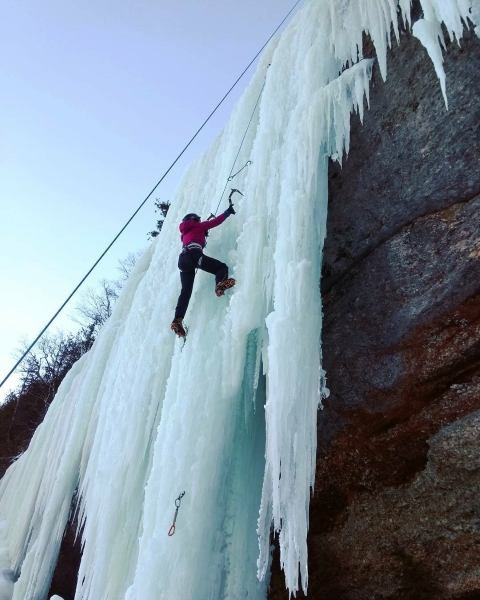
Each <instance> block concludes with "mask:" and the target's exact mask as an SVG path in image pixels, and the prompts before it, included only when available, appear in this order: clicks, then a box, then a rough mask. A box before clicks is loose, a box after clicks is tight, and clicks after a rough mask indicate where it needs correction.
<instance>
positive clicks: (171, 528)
mask: <svg viewBox="0 0 480 600" xmlns="http://www.w3.org/2000/svg"><path fill="white" fill-rule="evenodd" d="M184 496H185V492H182V493H181V494H180V496H179V497H178V498H177V499H176V500H175V515H174V517H173V523H172V526H171V527H170V529H169V530H168V535H169V536H170V537H171V536H172V535H173V534H174V533H175V523H176V522H177V515H178V509H179V508H180V503H181V502H182V498H183V497H184Z"/></svg>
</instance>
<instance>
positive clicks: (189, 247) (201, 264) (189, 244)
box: [172, 203, 235, 337]
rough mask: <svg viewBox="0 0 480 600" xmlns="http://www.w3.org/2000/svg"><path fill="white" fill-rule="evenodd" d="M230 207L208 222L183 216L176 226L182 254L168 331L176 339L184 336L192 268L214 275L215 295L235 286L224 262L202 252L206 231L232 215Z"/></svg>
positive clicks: (191, 216) (191, 286)
mask: <svg viewBox="0 0 480 600" xmlns="http://www.w3.org/2000/svg"><path fill="white" fill-rule="evenodd" d="M234 214H235V211H234V210H233V204H231V203H230V206H229V207H228V208H227V210H226V211H225V212H224V213H222V214H221V215H219V216H218V217H215V218H214V219H212V220H211V221H200V217H199V216H198V215H196V214H195V213H189V214H188V215H185V216H184V217H183V219H182V222H181V223H180V225H179V227H178V228H179V229H180V234H181V236H182V245H183V248H182V252H181V254H180V256H179V257H178V268H179V269H180V281H181V282H182V291H181V292H180V296H179V297H178V302H177V308H176V309H175V318H174V319H173V321H172V330H173V331H174V332H175V333H176V334H177V335H178V336H179V337H185V335H186V334H185V329H184V327H183V318H184V317H185V313H186V312H187V308H188V303H189V302H190V296H191V295H192V290H193V282H194V281H195V273H196V269H202V271H206V272H207V273H212V274H213V275H215V284H216V285H215V294H216V295H217V296H223V294H224V293H225V290H228V288H231V287H233V286H234V285H235V279H231V278H230V279H229V277H228V267H227V265H226V264H225V263H222V262H220V261H219V260H216V259H215V258H210V256H206V255H205V254H204V253H203V249H204V248H205V238H206V237H207V231H208V230H209V229H212V227H217V226H218V225H221V223H223V222H224V221H225V219H226V218H227V217H229V216H230V215H234Z"/></svg>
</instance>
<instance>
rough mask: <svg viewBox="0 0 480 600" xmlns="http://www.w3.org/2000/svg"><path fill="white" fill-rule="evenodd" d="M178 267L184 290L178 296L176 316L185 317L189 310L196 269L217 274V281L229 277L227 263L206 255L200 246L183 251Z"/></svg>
mask: <svg viewBox="0 0 480 600" xmlns="http://www.w3.org/2000/svg"><path fill="white" fill-rule="evenodd" d="M178 268H179V269H180V281H181V282H182V291H181V292H180V296H179V297H178V302H177V308H176V309H175V318H177V317H182V318H183V317H184V316H185V313H186V312H187V308H188V303H189V302H190V297H191V295H192V290H193V282H194V281H195V269H202V271H206V272H207V273H212V275H215V283H220V282H221V281H223V280H224V279H226V278H227V277H228V267H227V265H226V264H225V263H222V262H220V261H219V260H216V259H215V258H210V256H205V254H203V252H202V251H201V250H200V249H199V248H198V249H193V250H187V251H184V252H182V253H181V254H180V256H179V257H178Z"/></svg>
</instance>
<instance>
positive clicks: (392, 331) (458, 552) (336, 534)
mask: <svg viewBox="0 0 480 600" xmlns="http://www.w3.org/2000/svg"><path fill="white" fill-rule="evenodd" d="M444 66H445V72H446V77H447V94H448V99H449V111H448V112H447V111H446V109H445V104H444V101H443V98H442V94H441V90H440V85H439V82H438V79H437V77H436V75H435V72H434V68H433V65H432V63H431V61H430V59H429V58H428V55H427V53H426V51H425V49H424V48H423V47H422V46H421V44H420V43H419V41H418V40H417V39H415V38H414V37H413V36H412V35H411V34H410V33H408V32H403V34H402V38H401V42H400V45H399V46H396V45H395V46H394V47H393V49H392V51H391V52H390V56H389V60H388V74H387V81H386V82H385V83H384V82H383V81H382V80H381V77H380V74H379V71H378V68H376V69H375V71H374V77H373V82H372V88H371V96H370V109H369V110H367V111H366V113H365V117H364V123H363V125H362V124H361V123H360V122H359V120H358V119H357V118H354V119H353V122H352V138H351V146H350V148H351V150H350V154H349V156H348V159H346V160H345V161H344V164H343V168H340V167H339V166H338V165H337V164H332V165H331V167H330V173H329V178H330V181H329V184H330V189H329V203H330V204H329V218H328V226H327V240H326V245H325V260H324V273H323V281H322V294H323V299H324V314H325V321H324V333H323V354H324V367H325V369H326V372H327V383H328V387H329V388H330V391H331V396H330V398H329V399H328V401H327V402H326V403H325V408H324V410H323V411H321V412H320V413H319V419H318V430H319V431H318V433H319V448H318V456H317V473H316V484H315V493H314V496H313V499H312V503H311V508H310V534H309V573H310V580H309V587H308V598H315V599H322V600H360V599H362V600H373V599H377V598H378V599H389V600H394V599H395V600H397V599H398V600H404V599H405V600H406V599H409V600H410V599H411V600H413V599H425V600H426V599H432V600H434V599H435V600H443V599H445V600H447V599H449V600H450V599H451V600H453V599H458V600H460V599H461V600H467V599H468V600H474V599H475V598H479V599H480V504H479V501H478V498H479V496H480V470H479V469H480V94H479V92H480V84H479V79H478V73H479V72H480V40H479V39H478V38H477V37H475V36H474V35H473V33H469V34H467V36H466V38H464V40H462V42H461V46H459V45H458V44H457V43H456V42H455V43H454V42H450V43H449V44H448V46H447V53H446V54H445V63H444ZM297 597H304V596H303V595H302V594H298V595H297ZM269 598H270V599H280V598H282V599H283V598H288V594H287V593H286V592H285V590H284V587H283V575H282V574H281V573H280V571H279V567H278V559H275V558H274V567H273V573H272V584H271V590H270V594H269Z"/></svg>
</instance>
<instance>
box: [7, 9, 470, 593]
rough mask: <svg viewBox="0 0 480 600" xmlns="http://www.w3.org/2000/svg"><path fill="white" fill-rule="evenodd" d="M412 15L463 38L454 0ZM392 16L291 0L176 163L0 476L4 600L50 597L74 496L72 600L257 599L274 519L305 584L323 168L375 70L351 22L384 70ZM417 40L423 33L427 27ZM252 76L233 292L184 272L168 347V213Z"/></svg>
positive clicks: (235, 130)
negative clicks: (206, 133) (189, 278)
mask: <svg viewBox="0 0 480 600" xmlns="http://www.w3.org/2000/svg"><path fill="white" fill-rule="evenodd" d="M428 8H429V10H430V13H431V14H430V13H429V14H427V12H428V11H427V4H425V15H424V19H425V21H426V22H430V23H437V22H440V21H441V20H444V21H445V23H446V26H447V30H448V31H449V32H450V34H451V35H454V36H455V37H456V38H457V39H458V38H459V37H460V35H461V18H463V19H465V18H466V16H467V15H468V13H469V11H470V8H471V6H470V4H469V2H468V1H466V0H464V1H460V0H459V1H458V2H454V1H451V0H442V1H440V0H438V2H434V1H433V0H431V1H430V2H429V4H428ZM397 9H398V10H399V11H400V12H401V14H402V15H403V19H404V21H405V22H406V23H409V20H410V12H409V11H410V8H409V2H408V0H401V2H400V3H399V4H398V5H397V3H396V2H395V0H362V1H360V0H323V1H319V0H310V1H307V3H306V4H305V6H304V8H303V9H302V10H301V11H300V12H299V13H298V14H297V15H296V17H295V18H294V19H293V21H292V23H291V24H290V26H289V27H288V28H287V29H286V30H285V32H284V33H283V34H282V36H281V37H279V38H278V39H276V40H274V41H273V42H272V43H271V44H270V45H269V46H268V48H267V49H266V51H265V53H264V55H263V57H262V59H261V61H260V64H259V66H258V69H257V72H256V74H255V75H254V76H253V78H252V80H251V82H250V84H249V86H248V88H247V90H246V91H245V93H244V95H243V96H242V98H241V99H240V101H239V102H238V103H237V105H236V106H235V108H234V110H233V112H232V115H231V118H230V120H229V122H228V123H227V125H226V127H225V129H224V131H223V132H222V133H221V134H220V135H219V136H218V138H217V139H216V140H215V142H214V143H213V144H212V145H211V147H210V148H209V149H208V150H207V151H206V152H205V153H204V154H203V155H202V156H200V158H199V159H198V160H197V161H196V162H195V163H193V164H192V165H191V166H190V167H189V168H188V169H187V171H186V173H185V175H184V177H183V179H182V180H181V182H180V184H179V186H178V190H177V192H176V194H175V197H174V199H173V201H172V206H171V208H170V211H169V214H168V217H167V219H166V220H165V224H164V226H163V228H162V232H161V234H160V235H159V236H158V238H156V240H155V242H153V243H152V245H151V246H150V247H149V248H148V250H147V251H146V252H145V254H144V255H143V257H142V258H141V259H140V261H139V262H138V264H137V266H136V268H135V270H134V272H133V273H132V275H131V277H130V279H129V281H128V283H127V285H126V287H125V289H124V290H123V293H122V295H121V297H120V299H119V301H118V303H117V305H116V307H115V310H114V313H113V315H112V317H111V318H110V319H109V321H108V322H107V324H106V325H105V327H104V329H103V330H102V332H101V334H100V335H99V337H98V339H97V341H96V342H95V344H94V346H93V348H92V350H91V351H90V352H89V353H88V355H86V356H84V357H83V358H82V359H81V360H80V361H79V362H78V363H77V364H76V365H75V366H74V367H73V369H72V370H71V372H70V373H69V374H68V375H67V377H66V378H65V380H64V382H63V383H62V385H61V387H60V389H59V391H58V393H57V396H56V397H55V400H54V401H53V403H52V405H51V407H50V409H49V411H48V413H47V415H46V417H45V420H44V422H43V423H42V425H41V426H40V427H39V428H38V430H37V431H36V433H35V435H34V437H33V439H32V442H31V444H30V447H29V449H28V450H27V451H26V452H25V454H24V455H23V456H22V457H21V458H20V459H19V460H18V461H17V462H16V463H15V464H14V465H13V466H12V467H11V468H10V469H9V470H8V472H7V474H6V475H5V477H4V479H3V481H2V483H1V486H0V518H4V519H6V526H5V532H4V533H5V536H4V537H3V538H2V539H3V546H2V542H1V540H0V546H1V548H3V549H4V550H5V552H4V553H3V554H1V555H0V559H1V560H3V559H5V561H6V564H9V565H10V567H11V569H12V571H13V572H14V573H15V574H16V575H18V576H19V578H18V581H17V582H16V583H15V586H14V594H13V598H14V600H25V599H29V600H34V599H35V600H43V599H44V598H46V596H47V593H48V588H49V583H50V578H51V574H52V571H53V568H54V565H55V562H56V557H57V553H58V549H59V545H60V542H61V539H62V534H63V530H64V527H65V524H66V522H67V520H68V518H69V515H70V510H71V505H72V499H74V498H75V497H78V498H79V499H80V501H79V505H78V511H79V517H80V520H81V522H82V524H83V531H82V539H83V557H82V562H81V566H80V574H79V579H78V586H77V592H76V600H83V599H85V600H87V599H88V600H119V599H122V598H127V599H128V600H161V599H165V600H171V599H172V598H181V599H182V600H190V599H193V598H195V600H207V599H208V600H216V599H218V600H220V599H227V600H241V599H243V598H249V599H252V598H255V599H258V600H260V599H262V598H265V595H266V589H267V580H268V572H269V564H270V543H271V538H270V535H271V527H272V523H273V527H274V530H275V531H276V532H277V534H278V536H279V544H280V551H281V563H282V566H283V569H284V571H285V579H286V585H287V586H288V588H289V589H290V590H291V591H292V592H296V591H297V590H298V589H299V587H300V585H302V586H303V588H305V589H306V587H307V583H308V572H307V545H306V536H307V530H308V508H309V501H310V494H311V489H312V486H313V483H314V474H315V453H316V413H317V408H318V406H319V403H320V402H321V398H322V396H324V395H325V394H326V393H327V391H326V390H325V388H324V376H323V375H324V374H323V371H322V367H321V347H320V334H321V325H322V322H321V321H322V307H321V298H320V293H319V281H320V268H321V262H322V246H323V241H324V237H325V226H326V211H327V160H328V157H329V156H330V157H332V158H334V159H335V160H339V161H341V160H342V156H343V153H344V150H345V149H347V150H348V146H349V129H350V114H351V111H352V110H358V111H359V112H360V114H361V115H362V114H363V110H364V100H365V96H366V97H367V99H368V85H369V78H370V75H371V69H372V63H373V61H372V60H370V59H369V60H362V51H361V40H362V32H363V31H367V32H368V33H369V34H370V35H371V37H372V39H373V41H374V43H375V46H376V49H377V56H378V61H379V65H380V68H381V71H382V74H383V76H384V77H385V76H386V51H387V48H388V45H389V44H390V31H391V26H392V23H393V31H394V35H395V36H396V37H397V38H398V31H397ZM431 15H434V17H435V19H436V21H434V20H432V19H433V16H431ZM470 16H472V15H470ZM421 28H422V25H420V35H422V31H421ZM424 28H425V27H424ZM459 28H460V29H459ZM417 33H418V27H417ZM423 33H425V31H424V32H423ZM423 37H424V39H425V40H426V43H427V46H428V44H429V43H430V42H432V40H433V42H434V43H435V44H436V43H437V42H436V41H435V39H434V34H433V33H432V32H431V31H427V32H426V33H425V35H424V36H423ZM430 51H431V52H432V55H433V52H434V50H433V46H432V48H430V50H429V52H430ZM435 56H436V58H434V62H435V61H436V63H435V67H436V68H437V67H438V64H437V63H439V58H438V53H437V55H435ZM440 58H441V54H440ZM269 63H271V67H270V68H269V69H268V72H267V65H268V64H269ZM440 66H441V63H440ZM442 72H443V71H442ZM265 77H266V83H265V88H264V90H263V94H262V97H261V100H260V103H259V108H258V109H257V112H256V113H255V115H254V118H253V121H252V125H251V127H250V129H249V131H248V134H247V136H246V139H245V143H244V146H243V148H242V151H241V153H240V156H239V160H238V163H237V164H238V166H243V164H245V162H246V161H247V160H248V159H250V160H252V161H253V164H252V165H251V166H250V167H248V169H244V170H243V171H242V172H241V174H240V175H238V176H237V178H236V179H235V180H234V182H232V186H234V187H236V188H239V189H241V190H242V191H243V193H244V194H245V196H244V198H243V199H242V201H241V202H239V203H238V204H237V214H236V216H233V217H231V218H229V219H228V220H227V221H226V222H225V223H224V224H223V225H221V226H220V227H219V228H217V229H215V230H214V231H213V232H212V234H211V236H210V238H209V244H208V248H207V254H209V255H212V256H215V257H217V258H219V259H223V260H225V261H226V262H227V263H228V264H229V266H230V268H231V272H232V275H233V276H234V277H235V278H236V279H237V285H236V287H235V288H234V289H233V290H232V291H230V292H228V293H227V294H226V295H225V296H224V297H222V298H217V297H216V296H215V294H214V282H213V278H212V276H210V275H208V274H206V273H203V272H199V273H198V275H197V280H196V282H195V288H194V292H193V296H192V301H191V304H190V308H189V312H188V314H187V317H186V321H187V323H188V325H189V327H190V331H189V335H188V340H187V343H186V345H185V347H184V349H183V351H182V347H181V342H180V341H178V340H177V339H176V338H175V336H174V335H173V334H172V332H171V331H170V322H171V319H172V317H173V311H174V307H175V304H176V300H177V296H178V293H179V276H178V271H177V256H178V252H179V249H180V240H179V234H178V223H179V221H180V220H181V218H182V217H183V215H184V214H186V213H188V212H192V211H195V212H197V213H199V214H202V215H203V216H204V217H206V216H208V215H209V214H210V212H211V211H212V210H215V207H216V206H217V203H218V200H219V196H220V194H221V190H222V189H223V186H224V183H225V180H226V177H227V175H228V173H229V172H230V169H231V167H232V163H233V160H234V157H235V155H236V152H237V150H238V147H239V145H240V141H241V139H242V137H243V135H244V133H245V129H246V126H247V124H248V122H249V119H250V117H251V115H252V111H253V108H254V106H255V103H256V102H257V99H258V97H259V94H260V91H261V89H262V86H263V84H264V81H265ZM225 207H226V202H225V201H224V204H223V206H222V208H225ZM183 491H185V497H184V498H183V500H182V503H181V506H180V510H179V513H178V518H177V523H176V525H177V531H176V533H175V535H174V536H173V537H168V536H167V532H168V530H169V528H170V526H171V524H172V520H173V516H174V511H175V505H174V501H175V498H177V496H178V495H179V494H180V492H183ZM76 494H77V496H76ZM7 553H8V556H7ZM2 564H3V563H2ZM299 573H300V575H301V581H300V579H299ZM257 575H258V576H257Z"/></svg>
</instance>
